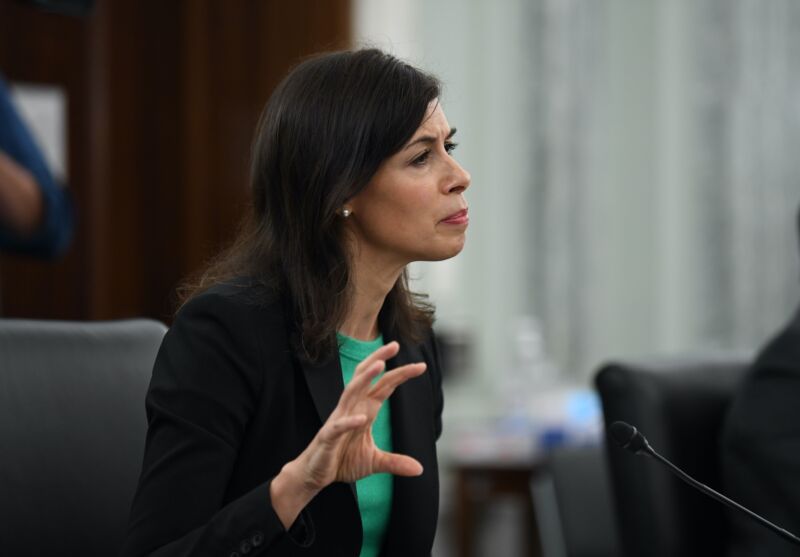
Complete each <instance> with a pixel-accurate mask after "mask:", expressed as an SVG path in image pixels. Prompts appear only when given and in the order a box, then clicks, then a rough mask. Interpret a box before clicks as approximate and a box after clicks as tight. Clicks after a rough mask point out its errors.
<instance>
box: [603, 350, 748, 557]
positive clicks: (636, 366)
mask: <svg viewBox="0 0 800 557" xmlns="http://www.w3.org/2000/svg"><path fill="white" fill-rule="evenodd" d="M750 359H751V356H750V354H715V355H705V356H697V357H676V358H661V359H652V360H638V361H624V362H616V363H612V364H607V365H606V366H604V367H603V368H602V369H601V370H600V372H599V373H598V374H597V377H596V379H595V382H596V384H597V388H598V390H599V392H600V398H601V400H602V403H603V415H604V420H605V423H606V427H608V426H609V425H610V424H611V423H613V422H615V421H618V420H621V421H625V422H628V423H630V424H632V425H634V426H636V427H637V428H638V429H639V430H640V431H641V432H642V433H643V434H644V435H645V437H647V439H648V440H649V442H650V444H651V445H652V446H653V448H654V449H655V450H656V451H658V452H659V453H660V454H661V455H662V456H664V457H665V458H667V459H669V460H670V461H672V462H673V463H674V464H675V465H676V466H678V467H679V468H682V469H683V470H684V471H685V472H687V473H688V474H690V475H692V476H694V477H695V478H696V479H698V480H700V481H701V482H703V483H705V484H706V485H709V486H710V487H712V488H714V489H717V490H718V491H719V490H721V485H720V484H721V478H720V473H719V451H718V448H719V435H720V428H721V426H722V423H723V419H724V416H725V412H726V410H727V408H728V404H729V402H730V400H731V398H732V396H733V394H734V392H735V389H736V386H737V385H738V384H739V382H740V381H741V379H742V378H743V376H744V372H745V370H746V368H747V366H748V364H749V363H750ZM608 458H609V465H610V470H611V479H612V485H613V491H614V496H615V499H616V507H617V512H618V519H619V524H620V532H621V539H622V545H623V550H624V552H623V554H624V555H625V557H640V556H641V557H644V556H647V557H674V556H676V555H680V556H681V557H692V556H700V555H702V556H719V555H723V552H724V548H725V540H726V537H727V521H726V519H725V510H724V507H723V506H722V505H721V504H720V503H718V502H716V501H714V500H712V499H709V498H707V497H706V496H704V495H702V494H700V493H698V492H696V491H695V490H693V489H692V488H690V487H689V486H687V485H685V484H684V483H683V482H681V481H680V480H679V479H677V478H676V477H674V476H673V475H672V474H671V473H670V472H669V471H668V470H667V469H666V468H665V467H663V466H661V465H659V464H658V463H656V462H654V461H652V460H651V459H649V458H646V457H641V456H635V455H633V454H631V453H629V452H627V451H625V450H623V449H621V448H619V447H617V446H613V443H609V444H608Z"/></svg>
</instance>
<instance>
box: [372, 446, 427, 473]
mask: <svg viewBox="0 0 800 557" xmlns="http://www.w3.org/2000/svg"><path fill="white" fill-rule="evenodd" d="M382 472H388V473H389V474H394V475H395V476H420V475H422V464H420V463H419V461H418V460H416V459H414V458H411V457H410V456H407V455H404V454H397V453H387V452H384V451H378V454H377V455H376V456H375V469H374V470H373V474H380V473H382Z"/></svg>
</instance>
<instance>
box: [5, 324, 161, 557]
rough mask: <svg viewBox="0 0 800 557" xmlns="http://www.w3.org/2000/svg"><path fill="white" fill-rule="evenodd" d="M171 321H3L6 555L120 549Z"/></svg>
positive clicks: (106, 552) (94, 552)
mask: <svg viewBox="0 0 800 557" xmlns="http://www.w3.org/2000/svg"><path fill="white" fill-rule="evenodd" d="M165 331H166V327H165V326H164V325H163V324H161V323H159V322H157V321H151V320H145V319H136V320H128V321H113V322H91V323H78V322H63V321H34V320H16V319H0V555H9V556H10V555H14V556H22V557H24V556H28V555H30V556H34V555H36V556H40V555H88V556H94V555H98V556H99V555H104V556H106V555H114V554H116V553H117V551H118V550H119V546H120V544H121V542H122V539H123V536H124V534H125V529H126V525H127V519H128V513H129V511H130V503H131V500H132V498H133V493H134V490H135V488H136V483H137V480H138V474H139V470H140V469H141V459H142V454H143V452H144V451H143V449H144V437H145V432H146V428H147V424H146V419H145V413H144V397H145V393H146V391H147V385H148V383H149V380H150V376H151V374H152V368H153V362H154V361H155V356H156V352H157V350H158V347H159V345H160V343H161V339H162V337H163V335H164V332H165Z"/></svg>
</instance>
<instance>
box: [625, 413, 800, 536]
mask: <svg viewBox="0 0 800 557" xmlns="http://www.w3.org/2000/svg"><path fill="white" fill-rule="evenodd" d="M610 436H611V438H612V439H613V440H614V441H615V442H616V443H617V444H618V445H619V446H621V447H622V448H623V449H627V450H629V451H631V452H632V453H634V454H637V455H641V454H645V455H647V456H649V457H651V458H653V459H655V460H656V461H658V462H660V463H662V464H664V465H665V466H666V467H667V468H668V469H669V471H670V472H672V473H673V474H675V475H676V476H678V477H679V478H680V479H681V480H683V481H684V482H686V483H687V484H689V485H690V486H692V487H694V488H695V489H697V490H699V491H701V492H703V493H705V494H706V495H708V496H709V497H711V498H712V499H716V500H717V501H719V502H720V503H722V504H723V505H727V506H728V507H730V508H732V509H736V510H737V511H739V512H742V513H744V514H745V515H747V516H748V517H750V518H751V519H753V520H755V521H756V522H758V523H759V524H761V525H762V526H764V527H765V528H768V529H770V530H772V531H773V532H775V533H776V534H778V535H780V536H781V537H783V538H785V539H787V540H789V541H790V542H792V543H794V544H795V545H800V538H798V537H797V536H795V535H794V534H792V533H791V532H789V531H788V530H785V529H783V528H781V527H780V526H777V525H775V524H773V523H772V522H770V521H769V520H767V519H766V518H764V517H762V516H759V515H757V514H756V513H754V512H753V511H751V510H750V509H748V508H747V507H743V506H742V505H740V504H739V503H737V502H736V501H733V500H732V499H729V498H727V497H725V496H724V495H722V494H721V493H719V492H717V491H715V490H713V489H711V488H710V487H708V486H707V485H705V484H703V483H701V482H699V481H697V480H695V479H694V478H693V477H691V476H690V475H689V474H687V473H686V472H684V471H683V470H681V469H680V468H678V467H677V466H675V465H674V464H672V463H671V462H670V461H669V460H667V459H666V458H664V457H663V456H661V455H660V454H658V453H657V452H656V451H655V450H654V449H653V447H651V446H650V443H648V442H647V439H646V438H645V437H644V435H642V434H641V433H640V432H639V430H637V429H636V428H635V427H634V426H632V425H630V424H628V423H625V422H614V423H613V424H611V428H610Z"/></svg>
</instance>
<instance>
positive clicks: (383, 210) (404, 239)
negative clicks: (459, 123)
mask: <svg viewBox="0 0 800 557" xmlns="http://www.w3.org/2000/svg"><path fill="white" fill-rule="evenodd" d="M454 133H455V129H451V128H450V125H449V124H448V123H447V118H445V115H444V112H443V111H442V108H441V106H440V105H439V103H438V101H437V100H434V101H432V102H431V104H430V105H429V108H428V114H427V115H426V117H425V120H424V121H423V122H422V124H421V125H420V127H419V128H418V129H417V131H416V132H415V133H414V135H413V137H412V138H411V139H410V140H409V141H408V143H406V145H405V146H404V147H403V148H402V149H400V151H399V152H397V153H395V154H394V155H392V156H391V157H389V158H388V159H386V160H385V161H384V162H383V163H382V164H381V166H380V167H379V168H378V171H377V172H376V173H375V176H373V178H372V180H371V181H370V183H369V184H368V185H367V186H366V187H365V188H364V189H363V190H361V191H360V192H359V193H358V194H357V195H355V196H354V197H352V198H351V199H350V200H349V201H348V202H347V203H346V205H345V206H346V207H347V208H348V209H350V210H351V211H352V214H351V215H350V217H349V218H348V219H347V223H348V226H349V228H350V231H351V232H352V233H353V235H354V238H355V241H356V249H357V250H358V254H359V256H360V257H363V256H368V257H371V258H377V261H379V262H380V263H381V264H397V265H400V266H402V265H406V264H407V263H410V262H412V261H438V260H441V259H447V258H449V257H453V256H454V255H456V254H457V253H459V252H460V251H461V250H462V248H463V247H464V240H465V235H466V230H467V225H468V222H469V219H468V217H467V202H466V200H465V199H464V195H463V193H464V191H465V190H466V189H467V188H468V187H469V183H470V176H469V173H468V172H467V171H466V170H464V169H463V168H462V167H461V166H460V165H459V164H458V163H457V162H456V160H455V159H454V158H453V157H452V155H451V152H452V150H453V148H455V143H453V139H452V138H453V134H454ZM373 260H375V259H373Z"/></svg>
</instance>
